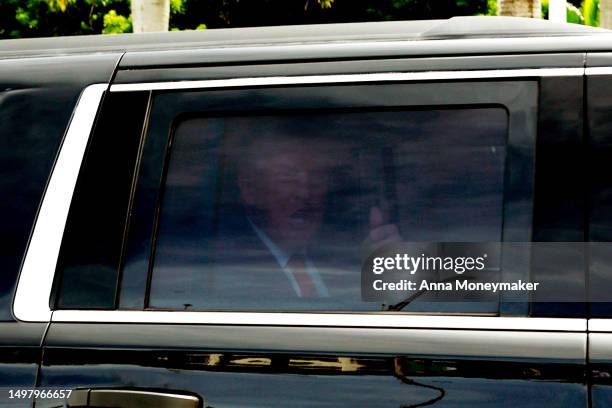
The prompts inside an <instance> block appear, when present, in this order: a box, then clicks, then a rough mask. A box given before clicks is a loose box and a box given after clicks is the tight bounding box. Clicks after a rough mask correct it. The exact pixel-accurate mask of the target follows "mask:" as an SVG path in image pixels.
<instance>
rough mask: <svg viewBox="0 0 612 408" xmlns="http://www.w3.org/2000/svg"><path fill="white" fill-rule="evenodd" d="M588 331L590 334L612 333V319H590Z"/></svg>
mask: <svg viewBox="0 0 612 408" xmlns="http://www.w3.org/2000/svg"><path fill="white" fill-rule="evenodd" d="M587 329H588V331H589V332H600V333H609V332H612V319H605V318H603V319H589V320H588V328H587Z"/></svg>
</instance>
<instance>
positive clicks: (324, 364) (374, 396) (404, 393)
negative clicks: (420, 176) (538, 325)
mask: <svg viewBox="0 0 612 408" xmlns="http://www.w3.org/2000/svg"><path fill="white" fill-rule="evenodd" d="M507 334H508V335H510V333H507ZM441 335H444V334H443V333H442V334H441ZM526 335H528V334H526ZM406 339H407V338H406V330H403V329H383V328H371V329H364V328H300V327H257V326H196V325H180V326H177V325H151V324H142V325H121V324H113V325H109V324H86V325H84V324H60V323H57V324H53V326H52V327H51V329H50V332H49V334H48V340H47V347H46V349H45V355H44V361H43V368H42V373H41V378H40V380H41V386H45V387H46V386H69V387H122V386H126V385H128V386H130V387H141V388H152V389H161V390H162V391H164V390H165V391H169V390H173V391H177V390H179V391H190V392H195V393H197V394H199V395H200V396H202V397H203V398H205V400H206V402H207V404H208V406H211V407H233V406H243V405H248V406H256V407H263V406H268V407H269V406H275V407H295V406H297V407H308V406H310V407H312V406H325V405H326V404H328V405H331V406H339V407H350V406H364V405H366V406H380V407H387V406H389V407H398V406H403V407H410V406H413V407H415V406H418V405H419V404H424V403H426V402H430V403H435V405H434V406H450V407H455V406H457V407H459V406H465V405H468V406H493V407H513V406H521V407H523V406H526V407H537V406H551V405H555V406H585V404H586V393H585V389H586V387H585V372H584V365H583V364H582V362H581V361H572V360H565V361H550V360H546V359H537V358H535V359H529V358H516V359H513V358H489V359H481V358H473V357H469V356H457V355H448V354H447V355H445V353H447V351H444V350H443V348H440V355H422V356H417V355H414V352H411V350H414V345H412V344H411V343H410V341H407V340H406ZM52 404H53V401H46V402H45V401H39V403H38V404H37V406H44V407H49V406H52Z"/></svg>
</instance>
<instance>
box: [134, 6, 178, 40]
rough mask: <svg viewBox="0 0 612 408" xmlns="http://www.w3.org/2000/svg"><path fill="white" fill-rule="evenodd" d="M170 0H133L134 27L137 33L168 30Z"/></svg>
mask: <svg viewBox="0 0 612 408" xmlns="http://www.w3.org/2000/svg"><path fill="white" fill-rule="evenodd" d="M169 23H170V0H132V27H133V29H134V32H135V33H149V32H155V31H168V26H169Z"/></svg>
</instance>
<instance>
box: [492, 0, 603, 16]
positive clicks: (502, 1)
mask: <svg viewBox="0 0 612 408" xmlns="http://www.w3.org/2000/svg"><path fill="white" fill-rule="evenodd" d="M497 1H498V3H497V9H498V10H499V15H500V16H514V17H532V18H541V17H542V4H541V3H540V0H497ZM611 1H612V0H611Z"/></svg>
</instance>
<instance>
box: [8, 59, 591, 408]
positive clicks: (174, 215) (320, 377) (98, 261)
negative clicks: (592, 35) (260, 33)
mask: <svg viewBox="0 0 612 408" xmlns="http://www.w3.org/2000/svg"><path fill="white" fill-rule="evenodd" d="M124 61H128V63H129V61H130V60H129V58H126V59H125V60H124ZM459 61H461V60H460V59H459ZM403 63H404V64H405V68H404V70H405V71H406V72H393V71H394V70H392V68H391V67H397V64H398V61H376V63H375V64H371V63H370V65H369V66H368V64H364V63H363V62H355V66H361V68H360V69H361V70H366V71H367V70H371V69H373V68H372V66H373V65H376V68H375V69H374V70H375V71H378V72H373V73H363V72H362V73H354V74H338V73H333V71H334V70H337V69H338V66H337V65H336V64H334V63H325V64H322V65H321V64H315V66H310V65H308V64H305V65H304V66H303V67H297V68H296V66H283V65H282V64H278V65H274V64H272V65H271V66H269V67H264V66H258V67H256V68H254V67H250V68H249V67H243V69H242V72H241V73H240V74H236V76H235V77H232V78H224V79H219V78H214V76H215V75H218V72H219V69H214V70H213V72H211V71H210V70H207V69H202V70H200V71H198V70H196V73H195V74H194V71H193V68H187V71H183V70H180V69H176V70H173V69H167V70H166V71H164V73H163V74H160V72H159V71H156V70H153V71H150V72H148V71H147V70H144V72H141V74H142V75H143V76H144V77H147V78H149V79H148V80H147V81H140V82H138V81H134V80H133V78H134V75H138V73H136V74H135V73H134V72H133V71H131V70H129V69H126V71H125V73H124V74H125V76H122V73H121V72H119V73H118V75H117V81H116V82H115V83H114V84H113V85H112V86H111V88H110V90H109V91H108V93H107V95H106V97H105V98H104V101H103V103H102V106H101V108H100V111H99V113H98V114H97V120H96V124H95V128H94V129H93V131H92V136H91V140H90V141H89V144H88V145H87V149H86V152H84V154H83V153H81V154H79V153H78V149H74V150H72V149H71V146H74V145H78V146H81V149H84V147H85V145H84V143H87V141H88V139H89V131H88V130H87V129H83V130H82V132H81V133H80V134H79V136H78V137H75V138H74V140H72V139H71V141H72V142H73V143H74V145H72V144H71V143H70V141H69V143H65V144H64V146H63V149H62V153H61V154H60V156H59V158H58V164H56V169H58V168H59V169H62V168H63V167H62V166H59V164H60V163H62V162H63V161H64V160H65V161H66V162H70V163H72V164H73V170H72V171H66V173H62V174H61V177H63V180H74V181H76V180H77V177H78V181H77V184H76V189H75V190H74V196H72V191H65V192H63V193H61V194H58V195H56V196H55V199H56V201H55V203H56V204H57V206H59V207H55V210H56V211H57V209H58V208H64V209H65V211H68V207H70V211H69V214H68V216H67V221H66V222H65V224H64V221H63V220H59V221H58V222H57V223H55V225H54V223H51V222H48V223H45V222H44V220H45V219H53V217H54V213H53V212H51V211H50V212H48V213H45V212H41V214H40V215H39V221H38V223H39V224H40V225H41V227H40V229H38V225H37V230H35V235H34V238H33V239H34V240H36V233H37V232H39V231H40V234H43V232H44V233H46V234H51V235H46V236H47V237H49V236H54V237H55V238H56V239H62V246H61V249H60V250H58V251H56V252H54V253H51V252H52V251H44V250H38V251H36V250H35V251H32V248H34V249H36V248H37V247H36V246H35V245H34V244H31V246H30V251H29V252H28V258H29V259H31V260H37V262H47V263H48V264H49V265H57V268H56V270H57V273H56V271H55V269H53V270H52V269H48V272H47V273H48V274H49V275H50V276H51V277H52V278H51V279H49V277H48V275H46V276H47V278H46V281H47V282H51V281H53V285H51V284H50V283H49V285H47V287H46V289H45V288H43V289H42V290H40V289H39V291H38V292H37V293H38V294H36V295H35V292H33V291H32V288H33V287H34V286H37V285H38V286H40V282H37V280H36V276H39V275H38V274H40V273H41V270H40V269H35V268H30V267H29V264H28V263H26V264H25V265H24V271H22V275H23V276H24V277H22V281H20V286H19V289H18V294H17V300H18V301H16V304H15V313H16V314H17V315H18V316H19V317H20V318H21V319H23V320H33V321H36V320H38V319H41V318H45V317H48V316H50V315H52V316H51V320H52V323H51V325H50V327H49V330H48V333H47V335H46V339H45V345H44V356H43V362H42V367H41V370H40V375H39V383H40V385H41V386H45V387H59V386H62V387H67V388H71V389H76V390H78V392H77V394H75V395H78V396H79V398H80V400H79V401H72V402H71V403H72V405H78V406H83V405H87V404H88V403H89V404H90V405H91V404H93V402H92V401H97V402H96V405H98V406H114V405H112V404H111V403H109V402H104V401H108V399H107V400H104V398H105V397H102V396H110V397H108V398H111V399H113V401H117V400H118V399H119V400H120V399H122V398H123V400H124V401H125V403H126V405H125V406H130V403H131V402H130V401H134V398H136V397H135V395H138V396H139V397H140V396H142V395H143V394H144V395H146V398H151V400H150V401H157V402H158V403H159V404H162V402H161V401H165V402H164V403H163V404H167V406H173V405H171V404H176V403H178V402H177V401H184V400H185V399H189V398H196V400H190V401H192V402H193V403H194V404H195V405H198V404H200V405H202V406H210V407H237V406H291V407H296V406H304V407H305V406H363V405H376V406H394V407H395V406H404V407H408V406H413V407H416V406H423V405H431V404H435V405H436V406H452V407H458V406H475V405H477V406H496V407H497V406H499V407H502V406H543V405H544V406H546V405H551V404H554V405H564V406H580V405H583V406H586V405H587V392H586V381H585V368H586V367H585V356H586V354H585V353H586V334H585V329H586V327H585V326H586V320H585V319H584V318H583V316H581V315H580V312H578V313H576V314H574V315H572V314H568V313H565V312H563V311H561V312H560V311H559V309H555V308H552V309H549V310H548V312H547V313H546V312H545V311H540V315H541V316H546V317H535V316H532V315H531V314H533V313H532V312H530V310H533V309H534V308H533V307H530V298H529V296H528V294H526V293H523V292H521V293H510V292H503V293H501V294H500V293H489V294H487V296H484V297H478V296H477V297H462V296H460V297H459V298H455V297H453V296H447V295H446V294H444V293H442V294H438V293H433V291H422V293H419V294H417V296H414V297H411V298H410V299H406V298H405V296H404V295H402V294H400V295H397V294H396V293H393V294H392V293H382V294H378V295H377V296H378V297H377V298H376V299H374V300H372V299H364V298H362V293H363V288H362V285H363V284H364V283H363V282H364V281H365V282H366V284H368V282H369V281H368V280H367V279H364V278H363V277H364V276H366V275H367V276H369V277H371V276H370V275H369V271H368V270H367V268H366V269H365V270H364V271H362V270H361V269H362V268H361V265H362V262H361V260H362V258H364V254H365V258H367V257H368V256H369V255H371V252H365V253H364V252H363V251H366V249H364V248H369V246H368V245H371V244H373V243H374V244H376V243H380V242H379V241H384V239H387V238H389V239H391V238H393V241H394V242H395V243H397V240H398V238H399V239H400V240H401V241H403V242H407V243H410V244H411V245H415V244H418V243H421V242H435V243H437V244H446V243H453V242H455V243H457V242H458V243H470V242H479V243H487V244H491V243H494V244H500V243H501V244H502V245H501V247H502V252H495V249H493V250H492V251H493V252H491V254H492V255H495V256H493V257H492V258H495V260H494V261H492V262H493V264H492V266H491V268H489V270H488V271H489V272H490V275H488V276H489V277H492V279H496V281H497V282H505V281H513V280H516V279H524V280H529V279H530V274H531V269H530V265H531V262H532V253H531V247H530V245H519V246H517V247H512V245H511V244H510V243H513V242H514V243H517V242H518V243H529V242H530V241H531V240H532V238H533V234H534V230H537V226H536V224H534V219H533V214H534V212H536V210H534V180H536V179H535V163H536V162H537V161H536V156H535V152H536V149H535V147H536V142H537V129H538V125H539V122H538V118H539V115H538V109H539V108H540V107H539V106H538V98H539V97H541V93H540V92H541V89H542V84H543V83H547V82H546V81H547V80H546V79H543V78H542V77H545V76H551V75H553V76H556V77H559V78H557V81H560V83H564V81H567V82H566V83H567V84H571V85H572V86H574V85H575V84H580V83H581V81H582V71H581V70H578V71H579V72H578V73H576V70H575V69H574V68H568V69H566V70H564V69H563V68H561V69H558V68H557V69H554V70H553V71H547V69H546V68H544V69H534V70H510V71H507V70H505V71H498V70H483V71H479V72H478V73H477V74H475V73H474V71H471V72H470V71H467V72H466V71H460V70H455V71H451V72H446V71H445V72H435V71H433V72H431V71H429V72H427V71H425V72H414V71H410V67H411V66H412V67H413V68H414V66H415V65H411V63H410V61H404V62H403ZM430 63H432V64H434V65H435V61H434V62H430ZM414 64H418V62H414ZM446 64H449V61H448V60H447V61H446ZM228 69H231V70H233V71H234V72H235V71H239V69H237V68H235V67H234V68H228ZM296 69H297V70H309V69H312V71H311V72H310V73H309V72H302V73H301V74H300V75H293V76H286V75H283V73H286V72H292V70H296ZM326 70H327V73H326ZM162 71H163V70H162ZM253 73H256V75H253ZM156 75H159V76H158V77H157V78H158V79H157V80H152V79H151V78H155V76H156ZM173 75H175V77H174V78H175V79H177V78H179V77H181V76H183V77H182V78H181V79H183V80H181V81H176V80H168V76H170V77H172V76H173ZM185 75H187V76H191V79H189V80H187V79H185V78H184V76H185ZM207 75H208V77H207ZM211 76H212V78H211ZM565 76H567V77H568V78H564V77H565ZM122 78H132V80H131V81H130V80H125V81H122ZM578 90H579V91H581V88H578ZM103 94H104V91H103V89H100V88H96V87H90V88H87V89H85V90H84V93H83V96H82V97H81V99H80V102H79V106H77V111H76V112H75V118H77V119H78V118H80V117H81V115H83V117H93V116H92V115H95V112H93V111H92V110H91V106H97V105H98V104H100V101H101V99H102V96H103ZM580 95H581V93H580V92H578V94H575V93H574V94H573V95H572V96H573V98H574V101H575V100H576V98H578V100H579V99H580ZM559 109H565V108H559ZM540 116H541V115H540ZM75 151H76V153H75ZM81 151H82V150H81ZM83 156H84V160H83ZM81 160H83V165H82V167H81V169H80V172H78V171H76V170H77V169H76V168H75V167H78V166H79V164H80V163H81ZM57 171H58V170H56V172H54V174H53V177H54V178H55V177H56V176H57V174H60V173H57ZM57 177H60V176H57ZM47 194H48V195H49V194H53V193H47ZM51 197H53V196H51ZM71 197H73V198H72V200H71ZM45 200H47V197H46V198H45ZM536 213H537V212H536ZM41 222H42V223H41ZM64 225H65V229H64ZM578 228H580V226H578ZM53 234H55V235H53ZM378 238H383V239H382V240H381V239H378ZM507 244H510V245H509V246H506V245H507ZM33 245H34V246H33ZM402 248H408V247H402ZM504 251H506V252H504ZM507 251H513V252H507ZM504 253H505V254H506V256H502V255H503V254H504ZM509 253H511V254H512V256H508V254H509ZM296 254H298V255H301V257H302V259H303V261H302V263H301V266H294V265H296V264H291V259H292V258H293V257H294V256H295V255H296ZM414 255H416V256H417V257H418V256H420V254H419V253H416V254H414ZM423 256H424V255H423ZM302 272H305V273H306V275H303V274H302ZM436 272H437V273H438V276H437V278H438V279H439V280H440V276H439V271H436ZM582 272H583V270H582ZM53 276H54V278H53ZM304 276H307V278H304ZM432 279H433V278H432ZM44 290H46V291H47V292H46V293H47V295H45V293H43V292H44ZM49 298H50V299H51V301H50V306H49V304H48V302H47V300H48V299H49ZM548 300H550V299H548ZM551 303H553V302H547V304H548V305H550V304H551ZM26 304H27V305H28V307H25V305H26ZM391 306H393V307H391ZM551 310H552V311H551ZM551 316H555V317H551ZM129 393H132V394H129ZM134 393H136V394H134ZM83 396H85V397H83ZM96 398H97V399H96ZM88 401H89V402H88ZM61 403H62V401H60V400H39V401H38V403H37V406H57V405H58V404H61ZM113 403H116V402H113ZM105 404H107V405H105Z"/></svg>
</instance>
